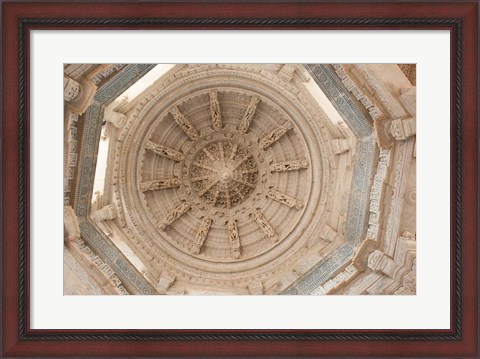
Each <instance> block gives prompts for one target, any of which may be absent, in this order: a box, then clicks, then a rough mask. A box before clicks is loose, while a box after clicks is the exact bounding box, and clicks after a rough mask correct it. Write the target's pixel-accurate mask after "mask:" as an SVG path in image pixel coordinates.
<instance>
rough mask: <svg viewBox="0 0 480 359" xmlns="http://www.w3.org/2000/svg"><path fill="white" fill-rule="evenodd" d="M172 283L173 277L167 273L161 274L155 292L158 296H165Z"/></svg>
mask: <svg viewBox="0 0 480 359" xmlns="http://www.w3.org/2000/svg"><path fill="white" fill-rule="evenodd" d="M174 281H175V275H173V274H171V273H168V272H162V274H161V275H160V279H159V281H158V287H157V291H158V292H159V293H160V294H166V293H167V290H168V289H169V288H170V287H171V286H172V284H173V282H174Z"/></svg>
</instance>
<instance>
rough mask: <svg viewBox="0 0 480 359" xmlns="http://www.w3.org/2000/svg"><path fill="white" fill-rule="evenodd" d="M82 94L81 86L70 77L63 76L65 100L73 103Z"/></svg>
mask: <svg viewBox="0 0 480 359" xmlns="http://www.w3.org/2000/svg"><path fill="white" fill-rule="evenodd" d="M79 92H80V84H79V83H78V82H77V81H75V80H72V79H71V78H70V77H67V76H63V99H64V100H65V101H72V100H73V99H75V98H76V97H77V96H78V94H79Z"/></svg>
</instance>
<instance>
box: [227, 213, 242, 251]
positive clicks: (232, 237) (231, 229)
mask: <svg viewBox="0 0 480 359" xmlns="http://www.w3.org/2000/svg"><path fill="white" fill-rule="evenodd" d="M227 229H228V241H229V242H230V248H231V249H232V255H233V258H235V259H238V258H240V256H241V253H240V237H239V235H238V227H237V221H236V220H230V221H228V224H227Z"/></svg>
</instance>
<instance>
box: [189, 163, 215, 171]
mask: <svg viewBox="0 0 480 359" xmlns="http://www.w3.org/2000/svg"><path fill="white" fill-rule="evenodd" d="M193 165H194V166H197V167H200V168H203V169H204V170H209V171H211V172H217V170H216V169H215V168H213V167H210V166H209V165H205V164H203V163H200V162H193Z"/></svg>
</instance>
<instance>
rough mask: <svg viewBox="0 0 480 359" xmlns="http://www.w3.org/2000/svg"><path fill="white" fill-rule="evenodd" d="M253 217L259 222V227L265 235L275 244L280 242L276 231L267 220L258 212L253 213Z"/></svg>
mask: <svg viewBox="0 0 480 359" xmlns="http://www.w3.org/2000/svg"><path fill="white" fill-rule="evenodd" d="M253 217H254V218H255V221H256V222H257V224H258V226H259V227H260V228H261V229H262V231H263V233H265V234H266V235H267V236H268V237H269V238H271V239H272V240H273V241H274V242H276V241H277V240H278V238H277V237H276V236H275V231H274V229H273V227H272V225H271V224H270V223H268V221H267V220H266V218H265V217H264V216H263V214H261V213H260V212H258V211H255V212H253Z"/></svg>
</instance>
